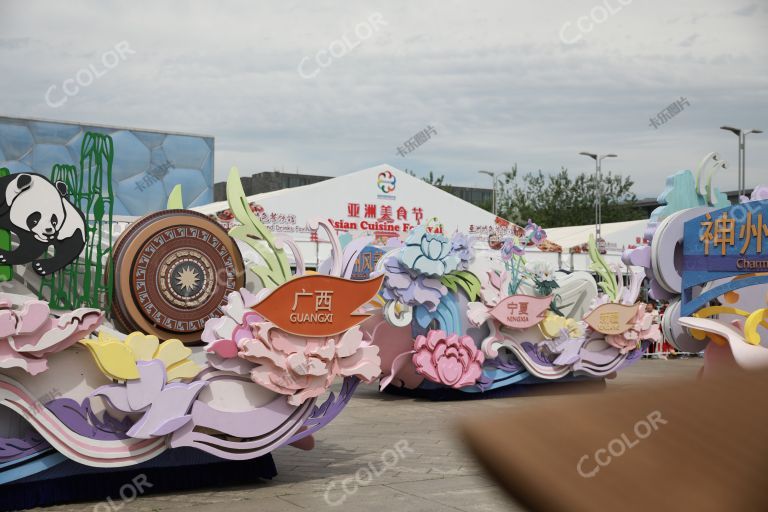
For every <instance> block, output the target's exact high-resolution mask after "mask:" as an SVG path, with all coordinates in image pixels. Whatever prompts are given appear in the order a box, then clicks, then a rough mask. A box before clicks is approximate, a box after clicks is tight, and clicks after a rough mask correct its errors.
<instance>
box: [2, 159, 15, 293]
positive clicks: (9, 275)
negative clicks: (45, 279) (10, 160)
mask: <svg viewBox="0 0 768 512" xmlns="http://www.w3.org/2000/svg"><path fill="white" fill-rule="evenodd" d="M9 174H10V171H9V170H8V169H7V168H5V167H1V168H0V177H1V176H8V175H9ZM0 249H3V250H5V251H10V250H11V234H10V233H9V232H8V231H7V230H5V229H0ZM11 279H13V265H0V281H10V280H11Z"/></svg>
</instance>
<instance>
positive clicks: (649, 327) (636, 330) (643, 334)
mask: <svg viewBox="0 0 768 512" xmlns="http://www.w3.org/2000/svg"><path fill="white" fill-rule="evenodd" d="M643 340H651V341H660V340H661V330H660V329H659V326H658V325H654V324H653V315H652V314H651V313H646V312H645V304H639V305H638V306H637V314H636V315H635V318H634V319H633V321H632V327H630V328H629V330H627V331H626V332H624V333H622V334H609V335H606V336H605V341H606V342H607V343H608V344H609V345H611V346H612V347H616V348H617V349H619V352H621V353H622V354H626V353H627V352H629V351H630V350H633V349H635V348H637V346H638V343H639V342H640V341H643Z"/></svg>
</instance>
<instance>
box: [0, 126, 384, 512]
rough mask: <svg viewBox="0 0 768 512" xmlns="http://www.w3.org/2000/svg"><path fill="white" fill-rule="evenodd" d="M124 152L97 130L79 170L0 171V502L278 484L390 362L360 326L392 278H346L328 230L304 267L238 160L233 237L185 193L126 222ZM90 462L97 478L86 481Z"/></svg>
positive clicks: (231, 190) (232, 185) (15, 504)
mask: <svg viewBox="0 0 768 512" xmlns="http://www.w3.org/2000/svg"><path fill="white" fill-rule="evenodd" d="M113 157H114V148H113V145H112V140H111V138H110V137H108V136H104V135H100V134H93V133H88V134H87V135H86V136H85V138H84V139H83V144H82V154H81V160H80V168H77V167H75V166H55V167H54V169H53V172H52V175H51V179H48V178H47V177H43V176H41V175H37V174H33V173H17V174H11V175H8V173H7V171H5V172H4V174H5V176H4V177H1V178H0V185H2V187H3V191H2V192H3V193H2V194H0V227H1V228H3V231H2V232H0V263H2V264H3V265H2V267H0V280H2V283H0V284H1V285H2V295H1V296H0V337H1V338H0V405H1V406H2V407H0V489H2V496H3V500H2V503H0V505H2V507H0V508H3V509H16V508H27V507H30V506H35V505H44V504H51V503H56V502H63V501H69V500H72V499H79V500H82V499H96V500H104V499H106V498H107V497H109V496H111V497H113V498H114V497H116V496H118V493H119V496H122V494H123V492H124V488H125V485H124V484H125V483H126V482H134V480H132V479H131V475H133V477H134V478H140V482H143V483H146V482H147V478H149V482H150V483H149V484H148V486H149V487H154V490H155V491H156V490H158V489H160V490H162V489H161V488H163V486H162V485H159V484H160V483H168V482H169V481H170V480H175V481H176V484H178V483H179V482H181V484H182V486H183V487H184V486H185V488H188V487H189V486H190V485H192V486H194V485H195V484H197V485H212V484H216V483H223V482H227V483H237V482H244V481H253V479H254V478H258V477H272V476H274V475H275V474H276V470H275V467H274V464H273V462H272V459H271V457H270V456H269V454H270V453H271V452H272V451H273V450H275V449H276V448H278V447H280V446H286V445H291V446H294V447H298V448H302V449H311V447H312V446H313V439H312V434H313V433H314V432H316V431H317V430H318V429H320V428H322V427H324V426H325V425H327V424H328V423H329V422H330V421H331V420H332V419H333V418H334V417H336V416H337V415H338V414H339V413H340V412H341V411H342V410H343V408H344V407H345V406H346V404H347V403H348V401H349V399H350V398H351V396H352V393H353V391H354V390H355V388H356V386H357V384H358V383H359V382H360V381H366V382H371V381H373V380H375V379H376V378H377V377H378V376H379V375H380V373H381V368H380V359H379V355H378V351H379V349H378V347H377V346H375V345H373V344H372V343H371V342H370V339H369V337H368V336H367V335H366V333H365V332H364V331H363V330H362V329H361V328H360V326H359V324H360V323H361V322H363V321H364V320H366V318H367V315H366V314H365V313H364V312H362V311H360V308H361V306H363V305H365V304H367V303H368V302H369V301H370V300H371V299H372V298H374V297H375V296H376V294H377V292H378V290H379V287H380V284H381V281H382V279H383V277H378V278H377V277H374V278H371V279H367V280H363V281H360V280H357V281H353V280H350V279H346V278H344V277H342V267H343V261H342V259H341V257H342V254H341V247H340V245H339V242H338V238H337V237H336V233H335V231H334V230H333V229H332V228H331V227H330V226H329V225H328V224H327V223H320V224H319V225H318V226H315V227H317V228H319V229H323V230H324V231H325V232H326V233H327V235H328V237H329V239H330V240H331V241H332V244H333V246H334V247H335V248H336V249H337V251H336V252H334V253H333V255H332V261H331V263H330V267H329V270H328V272H327V273H326V275H305V270H304V266H303V264H302V262H301V256H300V254H299V253H298V252H297V251H296V250H295V249H296V248H295V245H294V244H293V243H292V242H291V241H290V240H288V239H285V238H282V237H280V236H274V235H272V234H271V233H270V232H269V231H268V230H267V229H266V228H265V227H264V225H263V224H262V223H261V222H260V221H259V219H258V218H257V217H256V216H255V215H254V212H253V211H252V210H251V209H250V208H249V206H248V204H247V202H246V201H245V200H244V194H243V191H242V187H241V185H240V180H239V177H238V174H237V171H236V170H235V171H233V174H232V175H231V177H230V178H231V179H230V180H229V182H228V188H227V194H228V198H229V205H230V209H231V211H232V212H233V215H234V217H235V218H236V219H237V221H238V226H237V227H234V228H233V229H231V230H230V231H229V233H227V231H225V230H224V229H222V228H221V226H219V225H218V224H217V223H216V222H215V221H213V220H211V219H210V218H208V217H207V216H205V215H202V214H200V213H197V212H194V211H191V210H186V209H183V208H181V204H182V203H181V198H180V195H181V194H183V191H182V190H180V189H178V188H177V189H176V190H174V192H173V193H172V194H171V196H170V198H169V200H168V208H167V209H166V210H163V211H158V212H155V213H151V214H149V215H146V216H144V217H140V218H137V219H135V220H133V221H132V222H121V221H118V220H116V219H113V216H112V205H111V200H110V198H111V197H112V190H111V187H112V185H111V184H112V180H111V167H112V160H113ZM0 174H3V173H1V172H0ZM12 239H13V240H14V241H13V242H12ZM287 252H290V253H293V254H292V258H293V260H294V267H293V269H292V266H291V265H290V264H289V263H288V257H287V256H286V253H287ZM243 253H245V254H247V255H251V257H250V258H248V257H246V258H244V257H243ZM246 284H250V288H251V289H254V290H256V292H255V293H251V292H249V291H248V288H247V287H246ZM337 381H338V382H340V383H341V387H340V391H337V393H332V392H331V393H329V388H330V387H331V385H333V384H334V382H337ZM221 460H225V461H229V465H228V466H225V467H223V469H222V468H219V469H217V470H216V471H212V470H211V469H210V468H211V467H212V466H211V464H213V463H215V462H216V461H221ZM238 464H239V465H238ZM195 467H201V468H205V469H204V470H200V471H197V472H195V470H194V468H195ZM172 468H182V470H181V471H182V472H181V473H177V475H181V474H183V475H184V477H183V478H181V477H180V476H176V477H175V478H174V477H173V472H172V471H171V472H169V471H168V470H169V469H172ZM131 470H134V471H133V473H131V472H130V471H131ZM94 473H98V481H99V482H100V484H99V485H93V484H92V483H89V482H90V480H89V479H88V478H82V477H83V475H87V474H94ZM141 478H143V480H141ZM247 478H250V480H244V479H247ZM134 483H135V482H134ZM146 487H147V486H144V488H145V489H146ZM169 488H178V486H175V487H174V486H173V485H171V486H165V489H169ZM132 489H133V492H134V494H133V496H134V497H135V492H136V489H135V486H134V487H133V488H132Z"/></svg>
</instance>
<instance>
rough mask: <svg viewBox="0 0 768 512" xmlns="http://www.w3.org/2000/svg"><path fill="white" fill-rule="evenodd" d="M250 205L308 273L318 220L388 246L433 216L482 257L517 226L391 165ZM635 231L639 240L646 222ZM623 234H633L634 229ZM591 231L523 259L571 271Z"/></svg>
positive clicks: (319, 254) (571, 232)
mask: <svg viewBox="0 0 768 512" xmlns="http://www.w3.org/2000/svg"><path fill="white" fill-rule="evenodd" d="M248 201H249V203H250V204H251V207H252V209H254V211H255V213H256V214H257V215H258V216H259V217H260V218H261V220H262V222H264V224H265V225H266V226H267V227H268V228H269V229H270V230H271V231H272V232H274V233H281V234H287V235H289V236H290V237H291V238H292V239H293V240H294V241H295V242H296V244H297V245H298V247H299V249H300V250H301V252H302V255H303V257H304V260H305V262H306V264H307V265H308V266H309V267H314V266H316V265H317V262H318V261H323V260H324V259H326V258H327V257H328V256H329V253H330V244H328V243H327V241H326V240H325V237H324V235H323V234H322V233H320V234H319V236H317V235H315V236H313V233H312V231H311V230H310V229H309V228H308V227H307V224H308V222H310V221H315V220H318V219H324V220H326V221H328V222H329V223H330V224H331V225H333V226H334V227H335V228H336V230H337V231H338V232H339V233H340V234H341V233H349V234H351V235H353V236H360V235H363V234H365V235H370V236H373V237H375V238H376V239H377V242H378V243H380V244H381V245H383V244H384V242H386V239H387V238H389V237H400V238H403V236H404V234H406V233H407V232H408V231H409V230H410V229H411V228H413V227H414V226H416V225H418V224H423V223H426V222H429V221H430V219H432V218H435V219H437V222H439V224H441V225H442V226H443V232H444V233H445V234H446V235H447V236H450V235H451V234H452V233H453V232H455V231H457V230H458V231H461V232H463V233H465V234H468V235H471V236H474V238H475V240H476V249H477V250H479V251H482V250H487V248H488V245H487V240H488V235H489V234H491V233H497V234H499V235H501V236H504V234H507V233H511V231H512V229H513V228H514V225H512V224H510V223H509V222H507V221H506V220H504V219H501V218H498V217H496V216H495V215H493V214H492V213H490V212H488V211H486V210H483V209H482V208H479V207H477V206H475V205H473V204H471V203H468V202H466V201H464V200H463V199H460V198H458V197H456V196H454V195H452V194H449V193H448V192H445V191H444V190H441V189H439V188H437V187H435V186H432V185H430V184H429V183H426V182H425V181H423V180H421V179H419V178H415V177H413V176H411V175H409V174H407V173H405V172H402V171H400V170H399V169H397V168H395V167H392V166H390V165H377V166H375V167H370V168H368V169H364V170H361V171H357V172H353V173H350V174H346V175H344V176H339V177H336V178H332V179H329V180H325V181H321V182H319V183H313V184H311V185H305V186H302V187H295V188H287V189H282V190H277V191H274V192H267V193H263V194H255V195H252V196H249V197H248ZM228 208H229V206H228V204H227V202H226V201H219V202H216V203H211V204H207V205H203V206H199V207H195V208H193V209H194V210H196V211H198V212H201V213H204V214H206V215H216V216H218V218H219V221H220V222H223V223H225V224H226V222H228V220H227V219H228V217H227V212H228ZM618 224H630V223H618ZM636 225H637V236H640V235H642V230H643V226H644V224H643V225H642V226H641V225H640V224H639V223H638V224H636ZM611 226H612V225H611V224H604V225H603V232H604V233H605V235H606V236H605V238H607V240H608V242H614V243H622V244H623V243H624V242H625V241H626V240H629V235H628V234H627V236H624V235H621V237H620V238H617V239H616V240H614V239H613V238H612V236H610V233H611V232H612V231H611V229H612V228H611ZM544 227H545V228H546V226H544ZM626 228H627V233H629V231H631V230H632V229H634V226H632V227H630V226H627V227H626ZM590 229H593V227H591V226H576V227H573V228H554V229H548V230H547V234H548V239H549V240H550V241H551V242H554V244H558V245H560V246H561V247H562V248H563V254H560V253H557V252H541V251H538V250H535V249H533V250H529V251H528V252H527V253H526V258H528V259H529V260H546V261H549V262H550V263H551V264H552V265H553V266H555V268H567V269H570V268H571V265H570V258H569V254H568V247H570V246H572V245H579V244H581V243H583V242H586V240H587V236H588V232H589V230H590ZM617 233H618V231H617ZM631 238H632V240H634V237H631ZM561 239H562V240H561ZM625 239H626V240H625ZM574 256H576V258H574V259H573V261H574V262H577V263H578V264H577V265H575V267H574V268H573V269H574V270H575V269H586V268H587V266H588V262H587V261H586V260H585V261H583V262H582V261H581V259H582V258H583V257H584V256H582V255H574ZM619 257H620V251H619V253H618V254H614V255H612V254H611V253H610V251H609V255H608V259H609V261H619Z"/></svg>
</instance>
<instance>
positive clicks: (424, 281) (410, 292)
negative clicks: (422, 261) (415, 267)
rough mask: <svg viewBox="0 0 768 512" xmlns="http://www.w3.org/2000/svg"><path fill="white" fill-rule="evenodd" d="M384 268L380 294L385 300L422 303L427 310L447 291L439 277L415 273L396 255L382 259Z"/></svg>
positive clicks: (433, 306) (434, 305)
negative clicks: (384, 272) (384, 275)
mask: <svg viewBox="0 0 768 512" xmlns="http://www.w3.org/2000/svg"><path fill="white" fill-rule="evenodd" d="M384 269H385V270H386V277H385V278H384V286H383V287H382V292H381V294H382V296H383V297H384V299H385V300H387V301H393V300H397V301H399V302H400V303H401V304H405V305H407V306H417V305H423V306H425V307H426V308H427V309H428V310H429V311H435V310H436V309H437V305H438V304H439V303H440V299H441V298H442V297H443V296H444V295H446V294H447V293H448V289H447V288H446V287H445V286H443V285H442V284H441V283H440V278H438V277H429V276H425V275H423V274H417V273H416V272H414V271H412V270H411V269H409V268H408V267H406V266H405V265H404V264H403V263H402V262H401V261H400V260H399V259H398V257H397V256H390V257H389V258H387V259H386V260H384Z"/></svg>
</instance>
